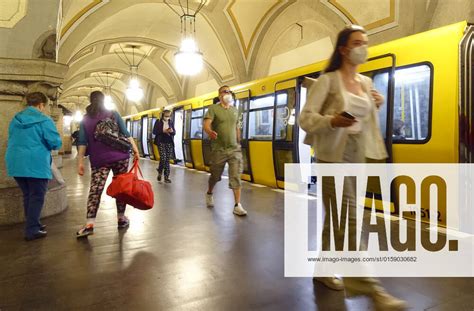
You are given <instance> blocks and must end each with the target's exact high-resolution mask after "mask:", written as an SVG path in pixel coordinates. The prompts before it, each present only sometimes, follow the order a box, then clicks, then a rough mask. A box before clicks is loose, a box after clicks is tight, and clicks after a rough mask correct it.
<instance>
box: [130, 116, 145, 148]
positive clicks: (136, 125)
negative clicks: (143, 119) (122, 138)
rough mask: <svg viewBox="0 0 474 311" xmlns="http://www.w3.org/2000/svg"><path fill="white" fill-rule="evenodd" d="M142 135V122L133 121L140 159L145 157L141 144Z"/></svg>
mask: <svg viewBox="0 0 474 311" xmlns="http://www.w3.org/2000/svg"><path fill="white" fill-rule="evenodd" d="M140 135H141V124H140V120H133V121H132V137H133V139H134V140H135V144H136V145H137V148H138V153H139V154H140V157H143V148H142V144H141V139H140Z"/></svg>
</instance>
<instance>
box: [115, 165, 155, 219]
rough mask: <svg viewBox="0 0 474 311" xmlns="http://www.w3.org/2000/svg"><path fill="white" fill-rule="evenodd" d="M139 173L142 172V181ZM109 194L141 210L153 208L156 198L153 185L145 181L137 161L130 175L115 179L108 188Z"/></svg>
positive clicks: (121, 175) (122, 175)
mask: <svg viewBox="0 0 474 311" xmlns="http://www.w3.org/2000/svg"><path fill="white" fill-rule="evenodd" d="M138 172H140V176H141V178H142V179H140V178H139V176H138ZM107 194H108V195H109V196H111V197H113V198H115V199H117V200H119V201H122V202H124V203H126V204H128V205H131V206H133V207H135V208H138V209H141V210H148V209H151V208H153V204H154V198H153V190H152V188H151V184H150V183H149V182H148V181H146V180H143V174H142V171H141V170H140V166H139V165H138V161H136V160H135V161H134V162H133V166H132V168H131V169H130V171H129V172H128V173H124V174H120V175H117V176H114V177H113V179H112V183H111V184H110V185H109V187H108V188H107Z"/></svg>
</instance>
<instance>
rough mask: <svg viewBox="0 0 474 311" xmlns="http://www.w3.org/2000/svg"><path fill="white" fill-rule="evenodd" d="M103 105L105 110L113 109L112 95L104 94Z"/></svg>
mask: <svg viewBox="0 0 474 311" xmlns="http://www.w3.org/2000/svg"><path fill="white" fill-rule="evenodd" d="M104 106H105V109H107V110H114V109H115V103H114V101H113V99H112V96H110V95H105V98H104Z"/></svg>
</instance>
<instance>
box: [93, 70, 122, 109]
mask: <svg viewBox="0 0 474 311" xmlns="http://www.w3.org/2000/svg"><path fill="white" fill-rule="evenodd" d="M103 75H105V79H103V78H102V76H103ZM111 75H112V72H108V71H106V72H103V73H97V75H95V76H94V77H95V79H96V80H97V82H99V83H100V84H101V85H102V87H103V91H104V94H105V98H104V106H105V109H107V110H114V109H116V105H115V103H114V100H113V99H112V96H111V94H112V86H113V85H114V84H115V82H116V81H117V77H114V76H112V77H111ZM110 77H111V80H110V81H109V78H110Z"/></svg>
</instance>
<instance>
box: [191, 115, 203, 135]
mask: <svg viewBox="0 0 474 311" xmlns="http://www.w3.org/2000/svg"><path fill="white" fill-rule="evenodd" d="M203 116H204V114H203V109H202V108H200V109H196V110H193V112H192V119H191V139H202V117H203Z"/></svg>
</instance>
